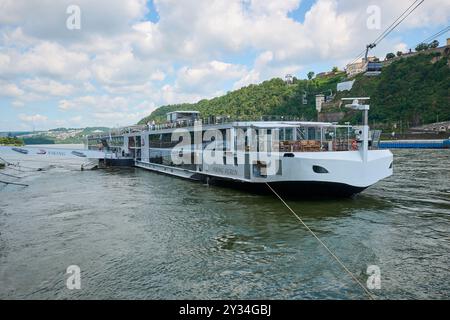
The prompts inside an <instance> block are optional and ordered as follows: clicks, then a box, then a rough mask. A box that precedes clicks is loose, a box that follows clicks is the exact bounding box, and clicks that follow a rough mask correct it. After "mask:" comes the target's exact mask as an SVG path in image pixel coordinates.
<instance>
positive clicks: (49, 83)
mask: <svg viewBox="0 0 450 320" xmlns="http://www.w3.org/2000/svg"><path fill="white" fill-rule="evenodd" d="M22 86H23V87H25V88H28V89H29V90H32V91H34V92H37V93H40V94H46V95H51V96H69V95H71V94H73V93H74V92H75V87H74V86H73V85H71V84H62V83H60V82H57V81H54V80H51V79H40V78H34V79H26V80H24V81H22Z"/></svg>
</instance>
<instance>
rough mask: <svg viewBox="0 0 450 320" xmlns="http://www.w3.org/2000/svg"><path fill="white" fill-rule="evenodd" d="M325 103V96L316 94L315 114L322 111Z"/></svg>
mask: <svg viewBox="0 0 450 320" xmlns="http://www.w3.org/2000/svg"><path fill="white" fill-rule="evenodd" d="M324 102H325V95H324V94H318V95H316V110H317V112H321V111H322V105H323V104H324Z"/></svg>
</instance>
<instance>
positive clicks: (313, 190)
mask: <svg viewBox="0 0 450 320" xmlns="http://www.w3.org/2000/svg"><path fill="white" fill-rule="evenodd" d="M208 183H209V184H211V185H217V186H223V187H229V188H236V189H240V190H244V191H247V192H253V193H258V194H273V193H272V191H271V190H270V189H269V187H268V186H267V185H266V184H265V183H249V182H240V181H234V180H223V179H217V178H210V179H209V181H208ZM269 184H270V186H271V187H272V188H273V189H274V190H275V191H276V192H277V193H278V194H279V195H280V196H282V197H285V198H288V199H305V198H308V199H311V198H320V199H323V198H330V199H332V198H349V197H352V196H354V195H356V194H358V193H361V192H362V191H364V190H365V189H367V188H364V187H355V186H350V185H348V184H343V183H334V182H317V181H284V182H271V183H269Z"/></svg>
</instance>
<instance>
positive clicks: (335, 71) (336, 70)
mask: <svg viewBox="0 0 450 320" xmlns="http://www.w3.org/2000/svg"><path fill="white" fill-rule="evenodd" d="M331 72H333V73H337V72H339V68H338V67H333V69H332V70H331Z"/></svg>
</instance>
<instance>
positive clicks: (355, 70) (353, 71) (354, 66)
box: [345, 57, 378, 78]
mask: <svg viewBox="0 0 450 320" xmlns="http://www.w3.org/2000/svg"><path fill="white" fill-rule="evenodd" d="M367 60H368V61H365V60H364V59H362V60H361V61H357V62H355V63H349V64H348V65H347V66H346V68H345V72H346V73H347V77H348V78H351V77H354V76H356V75H357V74H360V73H363V72H366V71H367V67H368V65H369V64H370V63H377V62H376V61H377V60H378V58H377V57H368V58H367Z"/></svg>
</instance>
